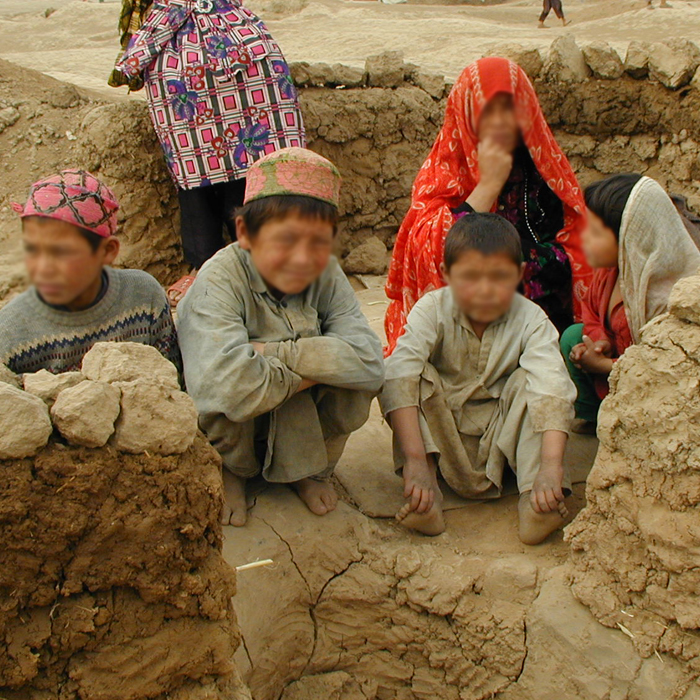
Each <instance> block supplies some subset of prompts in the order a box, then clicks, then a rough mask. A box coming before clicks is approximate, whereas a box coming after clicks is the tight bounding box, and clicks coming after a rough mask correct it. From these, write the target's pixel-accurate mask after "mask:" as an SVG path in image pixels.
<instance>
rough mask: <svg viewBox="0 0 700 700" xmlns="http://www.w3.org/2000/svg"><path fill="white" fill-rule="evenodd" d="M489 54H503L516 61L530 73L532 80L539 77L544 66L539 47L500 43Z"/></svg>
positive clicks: (502, 55)
mask: <svg viewBox="0 0 700 700" xmlns="http://www.w3.org/2000/svg"><path fill="white" fill-rule="evenodd" d="M488 55H489V56H501V57H503V58H509V59H510V60H511V61H515V63H517V64H518V65H519V66H520V67H521V68H522V69H523V70H524V71H525V72H526V73H527V74H528V76H529V77H530V79H531V80H534V79H535V78H539V77H540V74H541V73H542V68H543V67H544V61H543V60H542V54H541V53H540V51H539V49H537V48H534V47H526V46H522V45H521V44H508V43H506V44H498V45H497V46H494V47H493V49H491V50H490V51H489V53H488Z"/></svg>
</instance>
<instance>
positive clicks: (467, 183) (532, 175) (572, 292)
mask: <svg viewBox="0 0 700 700" xmlns="http://www.w3.org/2000/svg"><path fill="white" fill-rule="evenodd" d="M487 211H494V212H496V213H498V214H500V215H502V216H503V217H505V218H506V219H508V220H509V221H510V222H511V223H512V224H513V225H514V226H515V227H516V228H517V229H518V232H519V233H520V238H521V240H522V245H523V255H524V259H525V263H526V271H525V278H524V281H523V293H524V294H525V296H527V297H528V298H529V299H531V300H532V301H534V302H536V303H537V304H539V305H540V306H541V307H542V308H543V309H544V310H545V311H546V312H547V314H548V316H549V317H550V319H551V320H552V321H553V323H554V324H555V325H556V326H557V328H559V329H560V331H563V330H564V329H565V328H567V326H568V324H569V323H571V321H572V319H573V318H574V316H576V317H578V315H579V314H578V312H579V304H580V300H581V299H582V298H583V295H584V293H585V291H586V288H587V286H588V282H589V279H590V277H591V275H592V273H591V270H590V268H589V267H588V264H587V263H586V260H585V256H584V255H583V252H582V250H581V246H580V240H579V238H580V232H581V230H582V228H583V224H584V215H585V214H584V213H585V211H586V207H585V204H584V201H583V195H582V193H581V190H580V188H579V185H578V182H577V180H576V176H575V175H574V172H573V170H572V169H571V165H570V164H569V161H568V160H567V159H566V156H565V155H564V154H563V153H562V150H561V148H559V145H558V144H557V142H556V141H555V140H554V136H553V135H552V132H551V131H550V129H549V127H548V126H547V122H546V121H545V118H544V115H543V114H542V109H541V107H540V105H539V102H538V100H537V95H536V94H535V90H534V88H533V87H532V84H531V83H530V80H529V79H528V77H527V76H526V75H525V72H524V71H523V70H522V69H521V68H520V67H519V66H518V65H517V64H515V63H513V62H512V61H509V60H507V59H505V58H495V57H492V58H482V59H481V60H479V61H476V62H475V63H472V64H471V65H469V66H467V68H465V70H464V72H463V73H462V75H461V76H460V78H459V80H458V81H457V83H456V84H455V86H454V88H453V89H452V92H451V94H450V96H449V98H448V101H447V109H446V111H445V121H444V124H443V127H442V130H441V131H440V133H439V134H438V137H437V139H436V140H435V144H434V145H433V149H432V151H431V152H430V155H429V156H428V158H427V159H426V161H425V163H424V164H423V167H422V168H421V170H420V172H419V173H418V176H417V177H416V181H415V183H414V185H413V200H412V203H411V208H410V210H409V211H408V214H407V215H406V218H405V219H404V221H403V224H402V225H401V228H400V230H399V233H398V236H397V239H396V244H395V245H394V252H393V256H392V260H391V266H390V268H389V277H388V280H387V285H386V293H387V296H388V297H389V299H390V300H391V301H390V304H389V308H388V310H387V315H386V320H385V326H386V332H387V338H388V341H389V347H388V351H389V352H391V351H392V350H393V349H394V346H395V344H396V340H397V338H398V337H399V336H400V335H401V334H402V333H403V327H404V324H405V322H406V316H407V315H408V312H409V311H410V310H411V308H412V307H413V305H414V304H415V302H416V301H417V300H418V299H419V298H420V297H421V296H422V295H423V294H425V293H426V292H429V291H430V290H432V289H437V288H438V287H442V286H443V285H444V284H445V283H444V281H443V279H442V275H441V274H440V263H441V262H442V257H443V250H444V244H445V236H446V235H447V232H448V231H449V229H450V228H451V226H452V225H453V224H454V222H455V220H456V219H457V218H459V217H460V216H468V215H469V214H470V213H473V212H487Z"/></svg>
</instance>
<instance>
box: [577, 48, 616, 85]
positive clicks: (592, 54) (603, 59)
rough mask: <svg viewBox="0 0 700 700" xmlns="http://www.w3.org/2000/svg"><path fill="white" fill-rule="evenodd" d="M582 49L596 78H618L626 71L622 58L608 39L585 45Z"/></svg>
mask: <svg viewBox="0 0 700 700" xmlns="http://www.w3.org/2000/svg"><path fill="white" fill-rule="evenodd" d="M582 51H583V57H584V58H585V59H586V63H587V64H588V67H589V68H590V69H591V71H592V72H593V75H594V76H595V77H596V78H601V79H602V80H617V78H619V77H620V76H621V75H622V74H623V73H624V67H623V65H622V59H621V58H620V56H619V54H618V53H617V51H615V49H614V48H613V47H612V46H610V44H608V42H607V41H594V42H592V43H590V44H587V45H586V46H584V47H583V49H582Z"/></svg>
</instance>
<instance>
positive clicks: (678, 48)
mask: <svg viewBox="0 0 700 700" xmlns="http://www.w3.org/2000/svg"><path fill="white" fill-rule="evenodd" d="M699 66H700V49H698V47H697V46H696V45H695V44H694V43H693V42H692V41H688V40H687V39H672V40H670V41H665V42H659V43H655V44H653V45H652V47H651V51H650V52H649V75H650V77H652V78H654V79H655V80H658V81H659V82H660V83H661V84H662V85H665V86H666V87H667V88H671V90H677V89H678V88H681V87H683V86H684V85H687V84H688V83H689V82H690V81H691V80H692V78H693V76H694V75H695V72H696V71H697V69H698V67H699Z"/></svg>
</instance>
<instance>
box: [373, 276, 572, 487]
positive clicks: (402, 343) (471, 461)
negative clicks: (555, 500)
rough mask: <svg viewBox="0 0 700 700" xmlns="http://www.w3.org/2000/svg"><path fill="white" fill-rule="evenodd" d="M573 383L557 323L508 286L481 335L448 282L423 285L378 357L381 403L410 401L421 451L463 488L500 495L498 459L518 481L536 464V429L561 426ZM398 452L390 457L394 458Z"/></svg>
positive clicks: (529, 478) (524, 481) (568, 414)
mask: <svg viewBox="0 0 700 700" xmlns="http://www.w3.org/2000/svg"><path fill="white" fill-rule="evenodd" d="M575 398H576V389H575V387H574V385H573V383H572V382H571V379H570V378H569V375H568V372H567V370H566V366H565V364H564V360H563V358H562V356H561V352H560V350H559V339H558V336H557V332H556V329H555V328H554V326H553V325H552V323H551V322H550V321H549V319H548V318H547V316H546V315H545V313H544V312H543V311H542V310H541V309H540V307H539V306H537V305H536V304H534V303H533V302H531V301H529V300H527V299H525V298H524V297H522V296H521V295H516V297H515V298H514V300H513V304H512V306H511V308H510V310H509V311H508V312H507V313H506V314H505V315H504V316H503V317H501V318H500V319H499V320H497V321H495V322H494V323H492V324H491V325H490V326H489V327H488V328H487V329H486V331H485V332H484V334H483V338H482V339H481V340H480V339H479V338H478V336H477V335H476V333H474V330H473V329H472V326H471V324H470V322H469V319H468V318H467V317H466V316H465V315H464V314H463V313H462V312H461V311H460V310H459V308H458V307H457V306H456V305H455V303H454V300H453V296H452V291H451V290H450V288H449V287H445V288H444V289H440V290H437V291H434V292H430V293H429V294H426V295H425V296H424V297H423V298H422V299H421V300H420V301H419V302H418V303H417V304H416V305H415V306H414V307H413V309H412V311H411V313H410V315H409V318H408V322H407V325H406V332H405V333H404V335H403V336H401V338H400V339H399V342H398V344H397V347H396V349H395V350H394V353H393V354H392V355H391V357H390V358H389V359H388V360H387V363H386V383H385V386H384V390H383V392H382V408H383V411H384V413H385V414H389V413H391V412H392V411H395V410H396V409H398V408H404V407H407V406H417V407H420V409H421V414H420V423H421V431H422V434H423V441H424V444H425V446H426V452H434V453H436V454H438V455H439V464H440V470H441V473H442V475H443V476H444V477H445V479H446V480H447V482H448V484H449V485H450V486H451V487H452V488H453V489H455V490H456V491H457V492H458V493H461V494H462V495H464V496H467V497H475V496H482V497H483V496H488V495H498V492H500V489H501V486H502V475H503V468H504V465H505V463H506V462H507V463H509V464H510V465H511V467H513V468H514V469H515V470H516V473H517V476H518V485H519V487H520V490H521V491H526V490H528V489H529V488H531V487H532V482H533V481H534V478H535V476H536V473H537V469H538V468H539V466H538V465H539V457H540V449H541V433H543V432H544V431H547V430H560V431H564V432H568V430H569V428H570V425H571V421H572V419H573V416H574V408H573V403H574V400H575ZM400 459H401V458H400V455H397V466H399V467H400V466H401V464H400Z"/></svg>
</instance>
